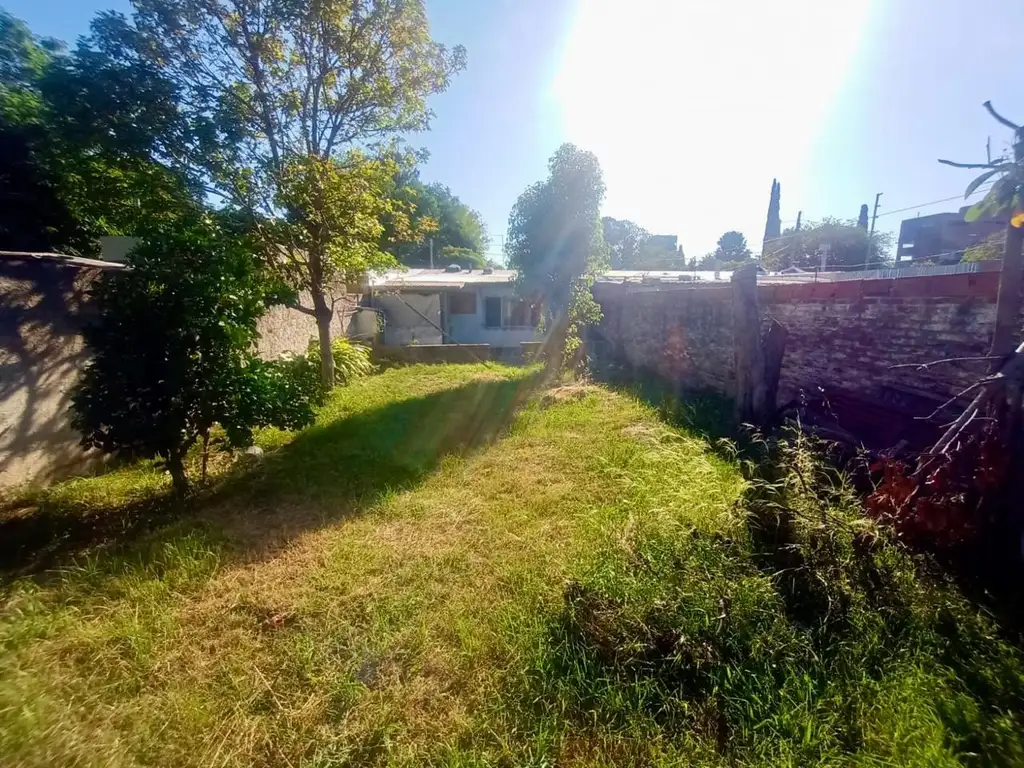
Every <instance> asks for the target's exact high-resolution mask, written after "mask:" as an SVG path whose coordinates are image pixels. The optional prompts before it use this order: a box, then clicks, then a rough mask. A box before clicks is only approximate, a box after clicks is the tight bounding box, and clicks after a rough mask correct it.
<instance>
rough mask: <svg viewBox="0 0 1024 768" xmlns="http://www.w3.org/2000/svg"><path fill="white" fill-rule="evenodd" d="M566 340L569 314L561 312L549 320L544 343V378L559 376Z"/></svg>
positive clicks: (563, 361) (563, 360)
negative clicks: (548, 329) (549, 328)
mask: <svg viewBox="0 0 1024 768" xmlns="http://www.w3.org/2000/svg"><path fill="white" fill-rule="evenodd" d="M568 338H569V313H568V312H566V311H563V312H560V313H559V314H558V315H557V316H555V317H552V318H551V330H550V331H549V332H548V337H547V339H546V340H545V342H544V350H545V353H544V354H545V357H544V372H545V375H546V376H548V377H551V378H554V377H557V376H560V375H561V373H562V366H563V365H564V363H565V345H566V342H567V341H568Z"/></svg>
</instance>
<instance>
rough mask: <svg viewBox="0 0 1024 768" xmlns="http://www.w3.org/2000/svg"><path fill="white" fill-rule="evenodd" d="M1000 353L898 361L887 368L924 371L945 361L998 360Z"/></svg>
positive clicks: (972, 361) (973, 361) (891, 369)
mask: <svg viewBox="0 0 1024 768" xmlns="http://www.w3.org/2000/svg"><path fill="white" fill-rule="evenodd" d="M1002 357H1003V356H1002V355H981V356H979V357H946V358H943V359H942V360H932V361H930V362H927V363H900V364H899V365H890V366H889V370H890V371H894V370H896V369H898V368H913V369H914V370H917V371H926V370H928V369H929V368H931V367H932V366H933V365H945V364H947V363H982V362H988V361H990V360H1000V359H1002Z"/></svg>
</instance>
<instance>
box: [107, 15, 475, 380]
mask: <svg viewBox="0 0 1024 768" xmlns="http://www.w3.org/2000/svg"><path fill="white" fill-rule="evenodd" d="M133 5H134V8H135V13H134V15H133V17H132V19H131V21H129V20H128V19H126V18H124V17H123V16H120V15H118V14H113V13H109V14H105V15H104V16H102V17H101V19H100V21H99V22H98V23H97V25H96V31H97V34H96V37H97V45H98V46H100V47H102V48H103V49H104V50H109V51H111V52H112V53H113V54H114V55H116V56H119V57H121V58H122V59H123V60H125V61H143V62H145V63H146V64H148V65H149V66H152V67H153V68H154V69H155V70H156V71H158V72H159V73H161V75H163V76H164V77H165V78H167V79H168V80H169V81H170V82H172V83H173V84H174V86H175V88H176V90H177V92H178V94H179V95H180V101H179V103H180V104H181V105H183V110H184V113H185V116H186V118H187V122H188V125H189V139H190V141H189V142H188V146H189V147H190V149H191V152H190V153H189V154H190V157H191V159H192V161H193V163H194V165H195V167H197V168H201V169H202V170H203V177H204V182H205V184H206V186H207V187H209V188H210V189H213V190H215V191H216V192H218V193H219V194H221V195H222V196H223V197H224V198H225V199H226V200H227V201H228V202H229V203H230V204H231V205H232V206H234V207H236V208H238V209H240V210H242V211H244V212H245V213H246V214H248V215H250V216H251V217H252V219H253V221H256V222H266V221H270V220H279V217H280V214H282V213H283V214H284V218H285V220H286V221H287V227H286V228H285V229H286V232H285V233H283V234H284V235H285V237H284V239H283V240H282V239H281V235H282V233H281V232H280V231H279V228H277V227H270V226H268V227H260V228H259V231H260V232H261V233H262V234H263V235H265V237H264V249H265V251H266V255H267V261H268V264H270V265H272V266H274V267H278V266H280V267H282V268H283V274H284V275H285V276H286V277H287V278H288V279H289V280H290V281H291V284H292V285H293V287H295V288H307V289H308V290H309V292H310V294H311V295H312V300H313V307H312V309H311V314H313V315H314V316H315V317H316V321H317V327H318V331H319V336H320V341H321V346H322V351H323V358H322V359H321V380H322V381H323V383H324V384H325V385H327V386H329V385H330V384H331V383H332V382H333V380H334V375H333V371H332V368H333V361H332V358H331V356H330V354H328V347H329V344H330V336H331V318H332V315H333V312H332V302H333V298H332V297H331V296H330V295H329V294H330V293H331V292H332V290H333V288H334V287H335V286H333V285H332V284H331V278H332V276H338V277H341V276H345V277H348V276H353V275H355V274H357V273H358V272H360V271H362V270H365V269H373V268H377V267H379V266H382V265H386V264H388V263H392V261H393V260H392V258H391V257H389V256H386V255H385V254H384V252H383V251H382V250H381V247H380V241H381V236H382V235H383V233H384V231H385V229H386V228H387V222H384V221H382V220H381V218H382V217H386V216H387V215H389V211H387V210H385V209H386V208H387V207H388V205H387V204H386V203H384V201H383V200H382V199H381V191H382V190H383V189H384V188H385V185H384V183H383V179H381V183H380V184H379V185H378V180H377V178H376V177H377V171H378V170H380V169H381V168H382V167H383V166H384V165H386V164H387V163H386V161H381V162H380V164H377V165H375V164H374V162H373V161H365V160H361V159H358V157H357V156H356V155H354V154H352V153H350V152H349V151H350V150H351V149H352V147H353V146H363V147H366V146H369V147H379V144H378V142H381V141H386V140H387V139H389V138H393V137H396V136H400V135H402V134H405V133H408V132H412V131H420V130H425V129H426V128H428V127H429V122H430V116H431V112H430V110H429V108H428V107H427V97H428V96H430V95H432V94H435V93H439V92H441V91H444V90H445V89H446V88H447V87H448V83H449V81H450V78H451V76H452V75H453V74H454V73H456V72H458V71H459V70H461V69H462V68H463V67H464V66H465V51H464V50H463V49H462V48H461V47H456V48H455V49H453V50H448V49H447V48H445V46H443V45H440V44H438V43H436V42H434V40H432V39H431V37H430V29H429V25H428V22H427V15H426V11H425V9H424V7H423V3H422V2H421V1H420V0H370V1H369V2H361V3H351V2H349V1H348V0H319V1H318V2H315V3H299V2H292V0H269V1H268V2H260V3H250V2H246V3H239V2H234V1H233V0H136V2H134V3H133ZM393 175H394V174H393V173H392V174H391V176H393ZM391 207H392V208H393V209H394V211H392V212H391V213H394V212H396V211H397V210H398V209H399V208H402V207H403V206H402V205H400V204H399V203H398V202H394V203H393V205H392V206H391ZM398 218H399V219H400V218H401V217H398ZM400 223H401V222H400ZM416 229H417V228H416V227H412V228H411V229H409V230H407V231H408V232H415V231H416ZM396 230H399V231H401V230H402V227H396ZM396 239H402V238H401V237H400V236H399V237H397V238H396ZM405 239H408V240H415V239H416V238H414V237H406V238H405ZM281 246H284V247H285V253H286V254H287V258H284V259H282V258H281V254H282V251H281Z"/></svg>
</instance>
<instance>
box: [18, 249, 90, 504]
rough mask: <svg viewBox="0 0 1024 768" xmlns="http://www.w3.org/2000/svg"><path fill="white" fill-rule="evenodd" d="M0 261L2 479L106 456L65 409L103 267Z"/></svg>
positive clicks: (83, 356) (82, 358)
mask: <svg viewBox="0 0 1024 768" xmlns="http://www.w3.org/2000/svg"><path fill="white" fill-rule="evenodd" d="M0 265H2V268H3V269H2V274H0V481H2V482H4V483H8V484H10V483H17V482H24V481H27V480H31V481H35V482H47V481H50V480H53V479H55V478H57V477H60V476H67V475H68V474H69V473H70V472H72V471H73V470H75V469H83V468H86V467H87V466H88V465H89V464H90V463H92V464H98V463H100V462H101V459H100V458H99V457H98V456H90V455H89V454H87V452H86V451H84V450H83V449H82V448H81V446H80V440H81V436H80V435H78V434H77V433H76V432H75V431H74V430H73V429H72V428H71V425H70V420H69V414H68V407H69V405H70V398H71V390H72V385H73V383H74V381H75V379H76V378H77V374H78V371H79V370H81V368H82V366H84V365H85V362H86V360H87V359H88V353H87V350H86V349H85V344H84V342H83V340H82V336H81V330H82V325H83V324H84V323H85V322H86V321H87V320H88V317H89V305H88V301H87V292H88V288H89V285H90V284H91V283H92V282H93V281H94V280H95V279H96V278H97V276H98V274H99V272H100V269H98V268H93V267H82V266H79V265H77V264H68V263H62V262H61V261H59V260H56V259H42V258H39V259H36V258H29V257H25V258H6V257H4V258H2V261H0Z"/></svg>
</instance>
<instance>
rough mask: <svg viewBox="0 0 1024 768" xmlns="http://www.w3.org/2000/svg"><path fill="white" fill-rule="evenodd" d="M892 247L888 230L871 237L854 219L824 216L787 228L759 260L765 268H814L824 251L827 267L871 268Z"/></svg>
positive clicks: (886, 257)
mask: <svg viewBox="0 0 1024 768" xmlns="http://www.w3.org/2000/svg"><path fill="white" fill-rule="evenodd" d="M869 240H870V253H869V243H868V241H869ZM891 248H892V235H891V234H889V233H888V232H881V233H879V232H876V233H875V236H874V237H873V238H871V237H870V236H869V235H868V233H867V232H866V231H865V230H863V229H861V228H860V227H859V226H857V225H856V224H855V223H854V222H853V221H850V220H847V221H842V220H840V219H835V218H825V219H822V220H821V221H817V222H814V221H812V222H807V223H805V224H803V225H802V227H801V229H800V231H799V232H797V231H796V230H793V229H787V230H786V231H785V232H783V233H782V237H781V238H780V239H779V240H778V241H777V242H776V243H775V244H774V245H770V246H769V249H770V250H769V252H767V253H765V254H763V255H762V257H761V260H762V262H763V265H764V267H765V268H766V269H786V268H787V267H799V268H800V269H817V268H818V267H820V265H821V259H822V254H823V253H824V254H825V259H826V266H827V267H828V268H830V269H831V268H846V269H872V268H875V267H878V266H881V265H882V264H884V263H885V262H886V261H887V260H888V256H889V250H890V249H891ZM865 254H868V255H867V257H866V258H865Z"/></svg>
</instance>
